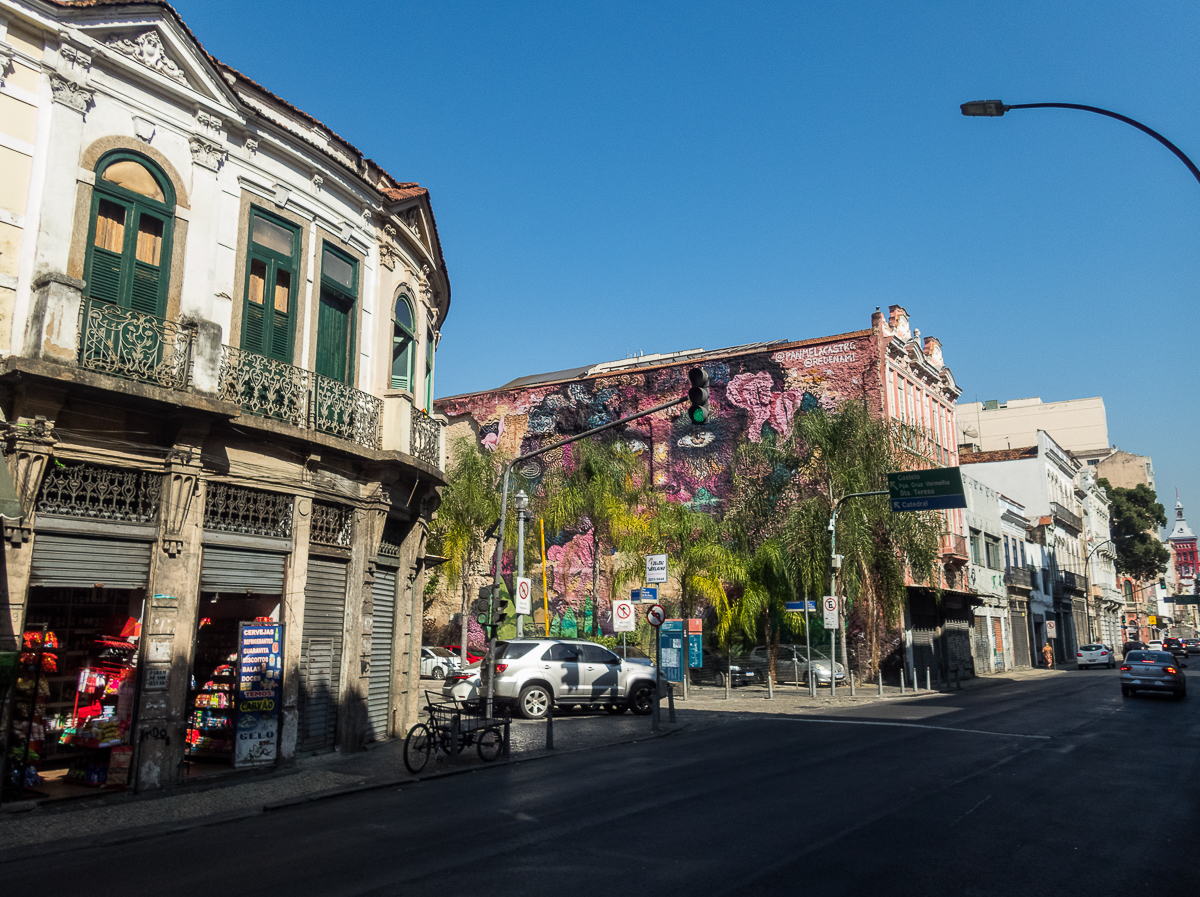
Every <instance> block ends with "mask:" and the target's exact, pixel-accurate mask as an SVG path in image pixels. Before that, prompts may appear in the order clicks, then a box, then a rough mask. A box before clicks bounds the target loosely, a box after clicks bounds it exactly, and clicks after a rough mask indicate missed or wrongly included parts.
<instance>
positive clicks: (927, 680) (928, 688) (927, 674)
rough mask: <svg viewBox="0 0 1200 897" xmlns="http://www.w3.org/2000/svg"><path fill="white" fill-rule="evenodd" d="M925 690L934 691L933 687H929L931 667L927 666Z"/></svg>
mask: <svg viewBox="0 0 1200 897" xmlns="http://www.w3.org/2000/svg"><path fill="white" fill-rule="evenodd" d="M925 690H926V691H933V689H932V688H930V687H929V667H925Z"/></svg>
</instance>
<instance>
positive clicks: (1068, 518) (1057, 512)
mask: <svg viewBox="0 0 1200 897" xmlns="http://www.w3.org/2000/svg"><path fill="white" fill-rule="evenodd" d="M1050 514H1051V515H1052V516H1053V517H1054V519H1055V521H1056V522H1058V523H1061V524H1062V525H1063V526H1069V527H1071V528H1072V529H1074V530H1075V532H1077V533H1081V532H1083V518H1082V517H1080V516H1079V515H1078V514H1076V513H1074V512H1073V511H1072V510H1071V509H1070V508H1068V507H1066V506H1065V505H1060V504H1059V503H1058V502H1056V501H1052V502H1050Z"/></svg>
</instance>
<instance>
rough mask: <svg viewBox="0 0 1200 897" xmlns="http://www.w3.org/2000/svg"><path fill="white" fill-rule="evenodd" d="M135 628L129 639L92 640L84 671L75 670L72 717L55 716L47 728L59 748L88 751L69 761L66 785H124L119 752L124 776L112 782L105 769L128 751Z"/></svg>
mask: <svg viewBox="0 0 1200 897" xmlns="http://www.w3.org/2000/svg"><path fill="white" fill-rule="evenodd" d="M134 630H135V624H134V623H133V622H132V621H131V622H130V624H128V625H127V627H126V630H125V631H127V632H128V634H123V635H121V636H100V637H98V638H95V639H94V640H93V645H92V649H91V651H89V652H88V653H89V655H90V656H89V657H88V659H87V662H86V665H85V666H84V667H83V668H82V669H80V670H79V673H78V677H77V679H76V683H75V701H74V705H73V706H72V708H71V711H70V714H69V715H67V714H61V715H59V716H56V717H55V718H54V719H53V721H52V722H51V726H52V728H53V730H54V731H57V732H58V741H59V744H62V745H66V746H70V747H72V748H83V749H92V750H91V751H90V752H89V753H87V754H83V755H80V756H77V757H75V758H73V759H72V760H71V764H70V766H69V767H68V769H67V775H66V780H67V781H69V782H73V783H75V784H78V785H89V786H92V787H100V786H111V787H123V786H124V785H125V774H124V768H125V766H127V762H126V763H124V765H123V761H127V757H125V756H124V755H125V754H126V753H128V752H127V751H124V750H121V751H120V754H121V756H120V757H117V758H116V759H117V761H118V762H117V763H116V764H115V765H117V766H118V767H119V768H121V769H122V773H121V774H119V775H117V776H113V777H111V779H110V775H109V769H110V767H111V766H113V765H114V763H113V760H114V757H115V756H116V754H117V751H114V752H113V753H109V752H107V751H104V752H101V751H102V749H107V748H113V749H122V748H126V747H127V746H128V745H129V740H130V739H129V730H130V726H131V724H132V721H133V704H134V696H135V693H136V676H137V636H136V635H134V634H133V632H134Z"/></svg>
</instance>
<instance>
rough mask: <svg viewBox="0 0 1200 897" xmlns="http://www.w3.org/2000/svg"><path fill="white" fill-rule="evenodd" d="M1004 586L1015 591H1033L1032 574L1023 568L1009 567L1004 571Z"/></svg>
mask: <svg viewBox="0 0 1200 897" xmlns="http://www.w3.org/2000/svg"><path fill="white" fill-rule="evenodd" d="M1004 584H1005V585H1008V586H1012V587H1013V588H1017V589H1030V590H1032V589H1033V573H1032V572H1031V571H1029V570H1027V569H1026V568H1024V567H1009V568H1008V569H1007V570H1005V571H1004Z"/></svg>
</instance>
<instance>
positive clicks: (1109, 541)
mask: <svg viewBox="0 0 1200 897" xmlns="http://www.w3.org/2000/svg"><path fill="white" fill-rule="evenodd" d="M1116 544H1117V543H1116V542H1114V541H1113V540H1112V539H1105V540H1104V541H1103V542H1097V543H1096V544H1095V545H1093V546H1092V550H1091V551H1089V552H1088V553H1087V558H1086V559H1085V560H1084V562H1083V569H1084V570H1085V571H1086V573H1087V579H1088V591H1089V592H1090V591H1091V590H1092V555H1093V554H1095V553H1096V549H1097V548H1099V547H1100V546H1102V545H1112V546H1114V547H1115V546H1116ZM1096 616H1097V617H1099V616H1100V610H1099V604H1097V609H1096ZM1095 640H1096V634H1095V633H1094V632H1092V618H1091V617H1088V641H1093V642H1094V641H1095Z"/></svg>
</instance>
